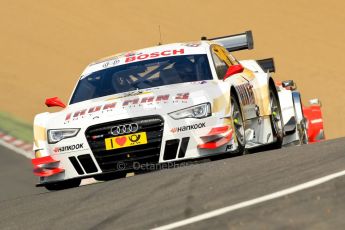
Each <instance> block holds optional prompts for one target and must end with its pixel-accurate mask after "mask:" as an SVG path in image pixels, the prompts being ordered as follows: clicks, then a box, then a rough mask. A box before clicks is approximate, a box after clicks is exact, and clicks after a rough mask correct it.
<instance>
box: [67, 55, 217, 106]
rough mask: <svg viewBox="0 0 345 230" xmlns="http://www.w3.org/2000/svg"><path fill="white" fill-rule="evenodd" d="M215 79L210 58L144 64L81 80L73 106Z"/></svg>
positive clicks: (74, 96)
mask: <svg viewBox="0 0 345 230" xmlns="http://www.w3.org/2000/svg"><path fill="white" fill-rule="evenodd" d="M211 79H212V74H211V70H210V66H209V63H208V60H207V56H206V54H202V55H201V54H198V55H183V56H174V57H164V58H159V59H152V60H148V61H140V62H135V63H131V64H125V65H121V66H115V67H112V68H108V69H103V70H100V71H96V72H94V73H91V74H90V75H88V76H86V77H83V78H81V80H80V81H79V83H78V85H77V87H76V90H75V91H74V93H73V96H72V99H71V102H70V104H74V103H77V102H81V101H85V100H90V99H93V98H98V97H104V96H108V95H112V94H117V93H123V92H128V91H133V90H138V89H147V88H151V87H157V86H163V85H170V84H177V83H183V82H192V81H201V80H211Z"/></svg>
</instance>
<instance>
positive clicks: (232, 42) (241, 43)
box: [201, 30, 254, 52]
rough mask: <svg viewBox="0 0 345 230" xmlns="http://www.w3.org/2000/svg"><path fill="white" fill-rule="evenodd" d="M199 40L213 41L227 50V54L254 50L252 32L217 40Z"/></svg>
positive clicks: (204, 38) (203, 38)
mask: <svg viewBox="0 0 345 230" xmlns="http://www.w3.org/2000/svg"><path fill="white" fill-rule="evenodd" d="M201 40H209V41H214V42H217V43H219V44H221V45H222V46H224V48H225V49H227V50H228V51H229V52H233V51H238V50H245V49H248V50H251V49H253V48H254V40H253V34H252V31H250V30H249V31H246V32H244V33H242V34H235V35H229V36H223V37H217V38H206V37H202V38H201Z"/></svg>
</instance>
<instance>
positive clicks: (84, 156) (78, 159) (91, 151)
mask: <svg viewBox="0 0 345 230" xmlns="http://www.w3.org/2000/svg"><path fill="white" fill-rule="evenodd" d="M127 123H137V124H139V127H140V128H139V130H138V132H146V133H147V139H148V144H145V145H138V146H132V147H126V148H121V149H115V150H105V144H104V139H105V138H108V137H111V134H110V132H109V130H110V129H111V127H113V126H116V125H118V124H127ZM231 124H232V122H231V119H230V118H226V117H224V116H223V117H218V116H211V117H207V118H204V119H182V120H173V119H172V118H170V117H169V116H167V115H166V116H160V115H150V116H143V117H136V118H131V119H121V120H116V121H109V122H105V123H101V124H95V125H91V126H89V127H87V128H86V129H85V130H83V132H82V131H81V132H80V133H79V134H78V136H77V137H75V138H70V139H66V140H62V141H61V143H57V144H55V145H48V149H47V151H48V152H52V153H53V154H51V155H50V156H49V159H50V160H51V164H50V163H49V162H46V163H47V164H38V163H37V162H38V161H39V160H37V159H40V158H37V159H35V160H36V162H33V164H34V168H35V169H36V172H42V173H37V174H36V175H37V176H40V182H39V183H40V184H46V183H52V182H57V181H64V180H68V179H73V178H86V177H93V176H95V175H97V174H103V173H109V172H116V171H135V170H136V169H137V168H138V166H139V165H140V164H157V163H165V162H173V161H181V160H188V159H195V158H201V157H206V156H211V155H215V154H218V153H224V152H229V153H231V152H233V151H236V150H237V143H236V142H235V141H234V138H233V127H232V125H231ZM79 143H82V145H83V146H85V148H83V149H78V150H74V151H66V152H63V153H62V152H56V149H59V148H61V145H62V144H64V145H67V146H68V145H76V144H79ZM54 167H55V168H54ZM58 169H59V170H58ZM49 170H50V173H49V175H48V174H45V173H43V172H47V171H49ZM54 170H55V171H54Z"/></svg>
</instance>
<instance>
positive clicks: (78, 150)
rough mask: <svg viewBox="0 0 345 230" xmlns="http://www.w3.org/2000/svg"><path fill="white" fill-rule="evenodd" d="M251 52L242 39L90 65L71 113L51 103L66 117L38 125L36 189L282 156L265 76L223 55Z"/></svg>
mask: <svg viewBox="0 0 345 230" xmlns="http://www.w3.org/2000/svg"><path fill="white" fill-rule="evenodd" d="M251 48H253V40H252V36H251V32H250V31H248V32H245V33H243V34H238V35H232V36H226V37H221V38H214V39H206V38H203V39H202V40H201V41H198V42H189V43H176V44H168V45H160V46H156V47H152V48H146V49H141V50H136V51H131V52H126V53H121V54H117V55H115V56H111V57H108V58H105V59H103V60H99V61H96V62H94V63H91V64H90V65H89V66H87V68H86V69H85V70H84V72H83V73H82V74H81V77H80V79H79V81H78V83H77V85H76V87H75V90H74V92H73V93H72V96H71V98H70V101H69V103H68V106H65V105H64V104H63V103H62V102H61V100H59V99H58V98H56V97H55V98H50V99H47V100H46V105H47V106H60V107H63V108H64V109H63V110H62V111H60V112H56V113H48V112H46V113H41V114H38V115H36V117H35V120H34V151H35V158H34V159H32V164H33V166H34V174H35V175H37V176H39V183H38V185H37V186H45V187H46V188H47V189H49V190H58V189H64V188H70V187H76V186H79V184H80V181H81V179H83V178H90V177H93V178H95V179H98V180H107V179H113V178H120V177H125V175H126V173H127V172H131V171H135V170H140V169H141V168H142V166H143V165H146V166H145V167H147V164H160V163H165V162H174V161H181V160H189V159H196V158H203V157H210V156H215V155H217V154H241V153H243V151H244V150H245V148H247V149H252V148H256V147H261V146H274V147H276V148H280V147H281V146H282V143H283V136H284V131H283V130H284V127H283V119H282V113H281V109H280V102H279V96H278V90H277V87H276V84H275V82H274V80H273V79H272V77H271V74H270V72H269V71H264V70H263V69H262V68H261V66H260V65H259V64H258V62H257V61H255V60H252V61H243V62H239V61H237V60H236V58H235V57H233V56H232V55H231V54H230V53H229V51H230V52H232V51H236V50H241V49H251Z"/></svg>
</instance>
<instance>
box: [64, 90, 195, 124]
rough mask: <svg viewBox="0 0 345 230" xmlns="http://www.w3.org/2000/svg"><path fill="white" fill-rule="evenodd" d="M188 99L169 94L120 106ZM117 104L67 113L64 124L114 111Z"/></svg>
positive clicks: (133, 100) (139, 99) (182, 94)
mask: <svg viewBox="0 0 345 230" xmlns="http://www.w3.org/2000/svg"><path fill="white" fill-rule="evenodd" d="M188 99H189V93H178V94H176V95H175V96H171V95H169V94H163V95H157V96H145V97H141V98H139V97H135V98H131V99H126V100H124V101H123V102H122V103H121V104H120V106H122V107H123V108H126V107H132V106H142V105H145V104H148V105H149V104H153V103H156V104H159V103H168V102H169V100H171V102H172V103H178V102H186V101H187V100H188ZM117 106H119V105H117V102H111V103H107V104H105V105H98V106H93V107H90V108H84V109H80V110H78V111H75V112H72V113H68V114H67V115H66V117H65V122H66V121H70V120H77V119H78V118H84V117H85V116H91V115H95V113H96V112H108V111H112V110H113V109H115V108H116V107H117Z"/></svg>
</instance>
